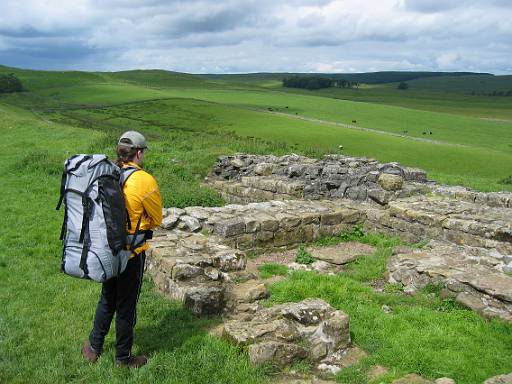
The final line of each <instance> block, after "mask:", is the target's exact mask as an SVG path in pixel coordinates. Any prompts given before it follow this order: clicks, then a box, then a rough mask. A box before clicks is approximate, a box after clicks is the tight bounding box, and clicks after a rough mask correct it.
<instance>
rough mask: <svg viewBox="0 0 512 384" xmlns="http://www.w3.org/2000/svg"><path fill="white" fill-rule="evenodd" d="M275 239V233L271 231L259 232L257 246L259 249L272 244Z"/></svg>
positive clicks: (256, 239) (256, 240)
mask: <svg viewBox="0 0 512 384" xmlns="http://www.w3.org/2000/svg"><path fill="white" fill-rule="evenodd" d="M273 239H274V232H271V231H259V232H257V233H256V238H255V244H256V246H258V247H261V246H266V245H270V244H272V241H273Z"/></svg>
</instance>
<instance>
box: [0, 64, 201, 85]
mask: <svg viewBox="0 0 512 384" xmlns="http://www.w3.org/2000/svg"><path fill="white" fill-rule="evenodd" d="M1 73H14V74H15V75H16V76H17V77H19V78H20V79H21V80H22V82H23V85H24V87H25V88H26V89H27V90H40V89H48V88H61V87H68V86H78V85H87V84H98V83H111V82H116V83H119V82H123V83H126V82H128V83H131V84H136V85H143V86H147V87H155V88H158V87H183V86H188V87H193V86H200V85H204V84H205V83H207V80H206V79H204V78H203V77H201V76H197V75H192V74H188V73H180V72H172V71H164V70H159V69H149V70H132V71H120V72H85V71H40V70H30V69H20V68H11V67H6V66H2V65H0V74H1Z"/></svg>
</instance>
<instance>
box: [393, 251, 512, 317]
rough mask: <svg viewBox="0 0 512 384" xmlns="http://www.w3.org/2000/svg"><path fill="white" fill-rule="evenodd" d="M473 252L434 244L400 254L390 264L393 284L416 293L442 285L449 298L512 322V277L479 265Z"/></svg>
mask: <svg viewBox="0 0 512 384" xmlns="http://www.w3.org/2000/svg"><path fill="white" fill-rule="evenodd" d="M471 250H472V248H470V247H462V246H456V245H452V244H445V243H440V242H432V243H431V244H430V245H429V246H428V247H427V248H426V249H424V250H413V251H409V252H407V250H404V251H406V253H398V254H396V255H394V256H392V257H391V258H390V259H389V261H388V271H389V281H390V282H392V283H396V282H399V283H401V284H403V285H404V288H405V291H407V292H414V291H415V290H417V289H419V288H423V287H425V286H426V285H427V284H429V283H435V284H442V285H443V286H444V287H445V289H446V290H445V295H447V296H453V297H455V298H456V300H457V301H459V302H460V303H461V304H463V305H465V306H467V307H469V308H471V309H473V310H475V311H477V312H479V313H480V314H482V315H484V316H486V317H495V316H497V317H500V318H502V319H503V320H506V321H512V277H511V276H508V275H506V274H505V273H503V272H500V271H499V270H497V269H495V268H493V267H491V266H488V265H485V264H478V263H477V261H476V260H475V259H472V258H471V257H470V255H471Z"/></svg>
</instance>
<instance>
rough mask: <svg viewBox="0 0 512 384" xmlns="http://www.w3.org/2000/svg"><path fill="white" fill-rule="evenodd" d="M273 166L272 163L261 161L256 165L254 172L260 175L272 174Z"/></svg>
mask: <svg viewBox="0 0 512 384" xmlns="http://www.w3.org/2000/svg"><path fill="white" fill-rule="evenodd" d="M273 167H274V166H273V164H271V163H259V164H258V165H256V166H255V167H254V174H255V175H258V176H270V175H271V174H272V168H273Z"/></svg>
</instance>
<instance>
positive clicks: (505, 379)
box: [484, 373, 512, 384]
mask: <svg viewBox="0 0 512 384" xmlns="http://www.w3.org/2000/svg"><path fill="white" fill-rule="evenodd" d="M484 384H512V373H509V374H507V375H498V376H494V377H491V378H489V379H487V380H485V381H484Z"/></svg>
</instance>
